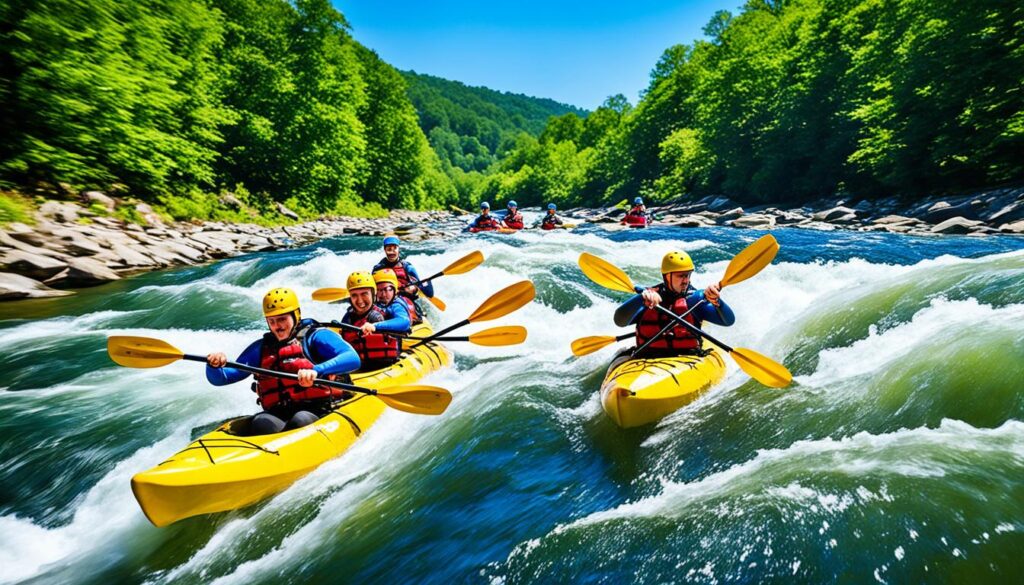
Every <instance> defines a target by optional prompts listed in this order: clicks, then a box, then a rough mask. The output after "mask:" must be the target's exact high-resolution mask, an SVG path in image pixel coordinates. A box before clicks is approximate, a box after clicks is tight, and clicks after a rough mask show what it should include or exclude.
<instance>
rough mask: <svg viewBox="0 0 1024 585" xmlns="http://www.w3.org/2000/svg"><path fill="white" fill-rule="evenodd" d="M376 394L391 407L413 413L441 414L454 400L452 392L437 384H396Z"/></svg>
mask: <svg viewBox="0 0 1024 585" xmlns="http://www.w3.org/2000/svg"><path fill="white" fill-rule="evenodd" d="M376 396H377V398H380V399H381V400H382V401H383V402H384V404H387V405H388V406H390V407H391V408H394V409H396V410H401V411H404V412H411V413H413V414H441V413H442V412H444V411H445V409H446V408H448V405H449V404H451V402H452V393H451V392H449V391H447V390H445V389H444V388H439V387H437V386H417V385H409V386H395V387H393V388H388V389H387V390H380V391H378V392H377V394H376Z"/></svg>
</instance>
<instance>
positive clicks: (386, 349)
mask: <svg viewBox="0 0 1024 585" xmlns="http://www.w3.org/2000/svg"><path fill="white" fill-rule="evenodd" d="M381 321H384V314H383V313H381V312H380V309H378V308H377V307H373V308H371V309H370V310H369V311H367V313H366V314H365V315H363V316H362V317H360V318H358V319H353V317H352V310H351V309H349V312H348V313H345V317H344V318H342V320H341V322H342V323H348V324H349V325H355V326H356V327H362V326H363V324H365V323H380V322H381ZM341 337H342V339H344V340H345V341H347V342H348V343H349V345H351V346H352V349H354V350H356V353H358V354H359V359H360V360H362V361H364V362H365V361H375V360H397V359H398V354H399V351H400V349H401V341H400V340H399V339H398V338H397V337H392V336H390V335H388V334H386V333H370V334H369V335H363V334H362V333H360V332H358V331H351V330H349V329H342V330H341Z"/></svg>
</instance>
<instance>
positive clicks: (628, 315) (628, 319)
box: [615, 286, 644, 327]
mask: <svg viewBox="0 0 1024 585" xmlns="http://www.w3.org/2000/svg"><path fill="white" fill-rule="evenodd" d="M633 290H635V291H636V292H637V294H636V296H633V297H630V298H629V300H627V301H626V302H624V303H622V304H621V305H619V308H618V309H615V324H616V325H618V326H619V327H628V326H629V325H632V324H633V322H634V321H635V320H636V318H637V316H638V315H640V311H642V310H643V308H644V299H643V297H641V296H640V293H642V292H644V287H642V286H635V287H633Z"/></svg>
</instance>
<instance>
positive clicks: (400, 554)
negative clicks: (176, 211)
mask: <svg viewBox="0 0 1024 585" xmlns="http://www.w3.org/2000/svg"><path fill="white" fill-rule="evenodd" d="M773 233H774V234H775V236H776V237H777V239H778V240H779V242H780V243H781V245H782V249H781V251H780V252H779V255H778V257H777V259H776V261H775V263H774V264H772V265H771V266H769V267H768V268H766V269H765V270H764V271H763V272H762V273H761V274H759V275H757V276H756V277H754V278H752V279H750V280H747V281H745V282H743V283H740V284H737V285H735V286H733V287H730V288H727V289H726V290H725V291H724V293H723V298H725V299H726V300H727V301H728V302H729V303H730V304H731V305H732V306H733V308H734V310H735V312H736V314H737V317H738V320H737V323H736V325H734V326H733V327H731V328H721V327H712V326H709V331H713V332H714V333H713V334H714V335H716V336H718V337H719V338H720V339H722V340H723V341H725V342H727V343H730V344H732V345H734V346H737V347H745V348H751V349H754V350H756V351H759V352H761V353H763V354H766V355H768V356H771V357H773V358H775V359H776V360H778V361H780V362H782V363H784V364H785V365H786V366H787V367H788V368H789V369H790V370H791V371H792V372H793V374H794V376H795V380H794V384H793V385H792V386H791V387H789V388H786V389H770V388H766V387H763V386H761V385H760V384H758V383H757V382H754V381H752V380H750V379H749V378H748V377H747V376H746V375H744V374H743V372H742V371H740V370H739V369H738V368H737V367H736V366H735V364H734V363H732V362H731V360H727V362H729V368H730V370H729V374H728V376H727V378H726V380H725V381H724V383H722V384H721V385H720V386H719V387H717V388H716V389H714V390H713V391H711V392H710V393H708V394H707V395H705V396H703V397H702V398H700V399H699V400H697V401H696V402H695V403H693V404H691V405H689V406H688V407H686V408H684V409H682V410H680V411H678V412H677V413H675V414H673V415H670V416H669V417H667V418H666V419H664V420H662V421H661V422H660V423H657V424H655V425H649V426H647V427H641V428H638V429H630V430H628V431H624V430H621V429H619V428H617V427H616V426H615V425H614V424H613V423H611V422H610V420H609V419H607V418H606V417H605V415H604V414H603V412H602V410H601V407H600V403H599V401H598V397H597V390H598V387H599V385H600V382H601V378H602V376H603V374H604V370H605V368H606V366H607V364H608V362H609V361H610V359H611V357H612V355H613V353H614V350H613V349H612V348H607V349H604V350H602V351H600V352H597V353H594V354H591V355H589V356H586V357H583V358H574V357H572V355H571V353H570V351H569V343H570V342H571V341H572V340H573V339H575V338H577V337H582V336H585V335H614V334H618V333H621V332H622V330H619V329H617V328H616V327H615V326H614V324H613V323H612V319H611V315H612V312H613V311H614V309H615V307H616V306H617V304H618V303H619V302H620V301H621V300H622V298H623V295H621V294H619V293H615V292H612V291H608V290H605V289H602V288H600V287H598V286H597V285H594V284H592V283H590V282H589V281H588V280H587V279H586V278H585V277H584V276H583V275H582V273H581V272H580V271H579V269H578V267H577V265H576V259H577V258H578V256H579V253H580V252H583V251H586V252H590V253H593V254H597V255H599V256H602V257H604V258H606V259H608V260H610V261H612V262H613V263H615V264H617V265H618V266H620V267H622V268H623V269H625V270H626V271H627V272H628V273H629V274H630V275H631V276H632V277H633V279H634V280H635V281H637V282H639V283H652V284H653V283H655V282H657V280H658V279H659V278H660V275H659V273H658V266H659V262H660V258H661V256H662V255H663V254H664V253H665V252H666V251H668V250H670V249H673V248H682V249H685V250H687V251H689V252H690V253H691V254H692V255H693V257H694V259H695V261H696V262H697V265H698V269H697V272H696V274H695V276H694V278H693V280H694V282H695V284H696V285H698V286H703V285H706V284H707V283H709V282H712V281H717V280H718V279H719V278H721V275H722V273H723V271H724V269H725V266H726V264H727V262H728V260H729V259H730V258H731V257H732V255H733V254H735V253H737V252H739V251H740V250H741V249H743V247H744V246H745V245H746V244H748V243H750V242H752V241H753V240H754V239H756V238H757V237H758V236H760V235H761V233H760V232H753V231H743V230H734V229H726V228H710V229H689V230H682V229H671V228H651V229H648V230H639V231H618V232H606V231H603V230H601V229H598V228H596V227H595V226H586V227H583V228H580V229H578V230H574V231H572V232H567V231H558V232H550V233H549V232H538V231H533V232H529V233H527V232H524V233H520V234H517V235H515V236H499V235H490V234H488V235H485V236H483V237H470V236H468V235H467V236H464V237H462V238H460V239H456V240H450V241H431V242H425V243H418V244H411V245H409V246H406V247H405V248H404V249H405V251H406V254H407V257H408V258H409V259H410V260H412V261H413V263H414V264H415V265H416V266H417V268H418V269H419V271H420V273H421V274H429V273H433V272H435V271H437V270H440V269H441V268H443V267H444V266H446V265H447V264H448V263H450V262H452V261H453V260H455V259H456V258H458V257H460V256H463V255H465V254H467V253H469V252H471V251H473V250H481V251H482V252H483V253H484V255H485V256H486V262H485V263H484V264H483V265H482V266H480V267H479V268H477V269H475V270H474V271H472V272H470V273H468V274H465V275H458V276H446V277H444V278H442V279H440V280H438V281H437V294H438V296H439V297H441V298H442V299H444V300H445V301H446V302H447V304H448V310H447V311H446V312H445V313H438V312H437V311H436V309H434V308H433V307H430V309H429V311H430V318H431V320H432V321H433V322H434V323H435V324H436V325H441V326H443V325H446V324H450V323H454V322H456V321H459V320H461V319H463V318H465V317H466V316H468V315H469V314H470V313H471V312H472V311H473V310H474V309H475V308H476V307H477V306H478V305H479V304H480V303H481V302H483V301H484V299H486V298H487V297H488V296H490V295H491V294H493V293H494V292H495V291H497V290H498V289H500V288H502V287H504V286H507V285H509V284H512V283H514V282H516V281H519V280H521V279H523V278H529V279H531V280H533V282H534V283H535V284H536V287H537V298H536V300H535V301H534V302H533V303H531V304H529V305H527V306H526V307H524V308H523V309H521V310H519V311H518V312H516V313H513V314H512V315H510V316H508V317H504V318H502V319H501V320H499V321H495V322H491V323H483V324H480V325H470V326H468V327H467V328H465V329H464V330H463V331H464V332H466V333H469V332H473V331H476V330H479V329H483V328H487V327H490V326H493V325H497V324H521V325H525V326H526V327H527V328H528V329H529V337H528V339H527V341H526V343H525V344H523V345H520V346H515V347H505V348H486V347H476V346H472V345H468V344H451V345H450V347H451V348H452V349H453V350H454V351H455V353H456V361H455V366H454V367H453V368H449V369H447V370H443V371H441V372H438V373H435V374H434V375H432V376H430V377H429V378H426V379H425V380H424V383H427V384H434V385H439V386H444V387H446V388H448V389H450V390H451V391H452V393H453V395H454V400H453V402H452V404H451V407H450V408H449V409H448V411H447V412H446V413H445V414H444V415H442V416H440V417H427V416H416V415H411V414H406V413H402V412H397V411H389V412H387V413H385V415H384V416H383V417H382V418H381V419H380V420H379V421H378V422H377V424H376V425H375V426H373V427H372V428H371V429H370V430H369V431H368V432H367V433H366V434H365V435H364V436H363V438H361V439H360V440H359V441H358V442H357V443H356V445H355V446H354V447H353V448H352V449H351V450H350V451H348V452H347V453H345V454H344V455H342V456H340V457H338V458H336V459H334V460H332V461H329V462H328V463H326V464H324V465H322V466H321V467H320V468H318V469H317V470H316V471H315V472H313V473H311V474H310V475H307V476H306V477H304V478H302V479H300V480H299V481H297V482H296V483H295V484H294V485H293V486H292V487H291V488H290V489H288V490H287V491H285V492H283V493H281V494H280V495H278V496H277V497H274V498H272V499H270V500H268V501H266V502H264V503H262V504H260V505H257V506H254V507H250V508H247V509H243V510H239V511H235V512H229V513H223V514H217V515H211V516H205V517H199V518H191V519H188V520H184V521H181V522H179V523H177V524H174V525H171V526H169V527H167V528H162V529H158V528H155V527H153V526H152V525H150V524H149V522H148V521H147V520H146V518H145V517H144V516H143V514H142V513H141V511H140V510H139V508H138V506H137V504H136V502H135V500H134V498H133V497H132V493H131V490H130V487H129V479H130V477H131V476H132V475H133V474H134V473H136V472H138V471H141V470H144V469H147V468H149V467H151V466H153V465H155V464H156V463H158V462H160V461H162V460H163V459H164V458H165V457H167V456H168V455H170V454H172V453H174V452H175V451H177V450H178V449H180V448H181V447H183V446H184V445H185V444H187V443H188V441H189V440H190V437H192V436H193V435H194V434H195V433H198V432H201V431H203V430H205V429H208V428H210V427H211V426H212V425H213V424H215V423H216V422H217V421H220V420H223V419H225V418H229V417H231V416H235V415H238V414H244V413H249V412H254V411H255V409H256V408H257V407H256V405H255V403H254V396H253V394H252V393H251V392H250V390H249V388H248V384H247V383H239V384H235V385H233V386H229V387H223V388H214V387H211V386H210V385H208V384H207V382H206V380H205V378H204V376H203V369H202V366H200V365H197V364H193V363H188V362H178V363H175V364H172V365H169V366H166V367H163V368H158V369H149V370H137V369H136V370H133V369H127V368H121V367H118V366H116V365H114V364H113V363H112V362H111V361H110V360H109V358H108V357H107V355H106V350H105V340H106V338H107V336H109V335H142V336H148V337H157V338H160V339H164V340H166V341H169V342H170V343H172V344H174V345H175V346H177V347H179V348H181V349H182V350H183V351H186V352H189V353H206V352H209V351H213V350H223V351H226V352H227V353H228V354H229V355H236V354H237V353H238V352H239V351H240V350H241V349H242V348H244V347H245V346H246V345H247V344H248V343H249V342H250V341H252V340H253V339H255V338H256V337H257V336H259V335H260V334H261V333H262V330H263V328H264V325H263V323H262V320H261V314H260V308H259V301H260V298H261V297H262V295H263V293H264V292H265V291H266V290H267V289H269V288H271V287H276V286H291V287H293V288H295V289H296V290H297V292H298V293H299V295H300V297H301V298H303V299H306V300H307V302H305V303H304V316H311V317H315V318H318V319H321V320H329V319H332V318H338V317H340V316H341V313H342V309H343V307H342V306H341V305H327V304H322V303H315V302H313V301H311V300H308V299H309V298H310V294H311V292H312V291H313V290H314V289H316V288H320V287H326V286H343V285H344V278H345V276H346V275H347V274H348V273H349V272H350V271H353V270H356V269H366V268H369V267H370V266H371V265H372V264H373V263H375V262H376V260H377V259H378V258H379V257H380V256H381V253H380V250H379V241H378V240H377V239H370V238H363V237H347V238H339V239H334V240H328V241H324V242H321V243H319V244H316V245H314V246H309V247H305V248H301V249H295V250H286V251H278V252H270V253H262V254H255V255H250V256H244V257H240V258H234V259H230V260H225V261H221V262H217V263H215V264H211V265H206V266H201V267H193V268H186V269H180V270H173V271H164V272H159V273H150V274H146V275H142V276H138V277H135V278H131V279H126V280H123V281H119V282H117V283H112V284H110V285H106V286H103V287H99V288H94V289H88V290H84V291H81V292H80V293H79V294H77V295H75V296H74V297H71V298H68V299H59V300H45V301H22V302H16V303H7V304H3V305H0V355H2V356H3V357H2V360H0V363H2V364H3V378H2V381H0V384H2V387H0V421H2V433H0V437H2V442H0V582H19V581H26V582H39V583H110V582H124V583H218V584H229V583H239V584H246V585H248V584H252V583H280V582H282V579H283V580H287V581H292V582H301V581H310V582H350V583H389V584H390V583H445V584H447V583H493V584H497V583H537V582H550V583H566V582H581V583H629V582H637V583H641V582H642V583H665V582H697V583H728V582H744V583H757V582H765V581H771V582H788V581H790V580H798V581H803V582H816V583H817V582H827V581H842V582H856V583H863V582H874V581H879V582H886V583H906V582H922V581H928V582H967V581H969V582H972V583H985V582H987V583H1006V582H1008V581H1010V580H1014V579H1019V578H1020V576H1021V575H1024V555H1022V554H1021V552H1022V551H1024V286H1022V285H1024V239H1020V238H1009V237H1001V238H968V237H944V238H911V237H905V236H899V235H890V234H877V233H872V234H865V233H850V232H840V231H835V232H824V231H804V230H795V229H780V230H776V231H774V232H773Z"/></svg>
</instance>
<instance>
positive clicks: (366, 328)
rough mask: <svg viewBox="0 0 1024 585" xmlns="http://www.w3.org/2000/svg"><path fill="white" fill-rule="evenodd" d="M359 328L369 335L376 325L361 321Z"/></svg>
mask: <svg viewBox="0 0 1024 585" xmlns="http://www.w3.org/2000/svg"><path fill="white" fill-rule="evenodd" d="M360 329H362V330H363V335H369V334H371V333H373V332H374V331H376V330H377V326H376V325H374V324H373V323H363V326H362V327H360ZM311 371H312V370H311Z"/></svg>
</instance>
